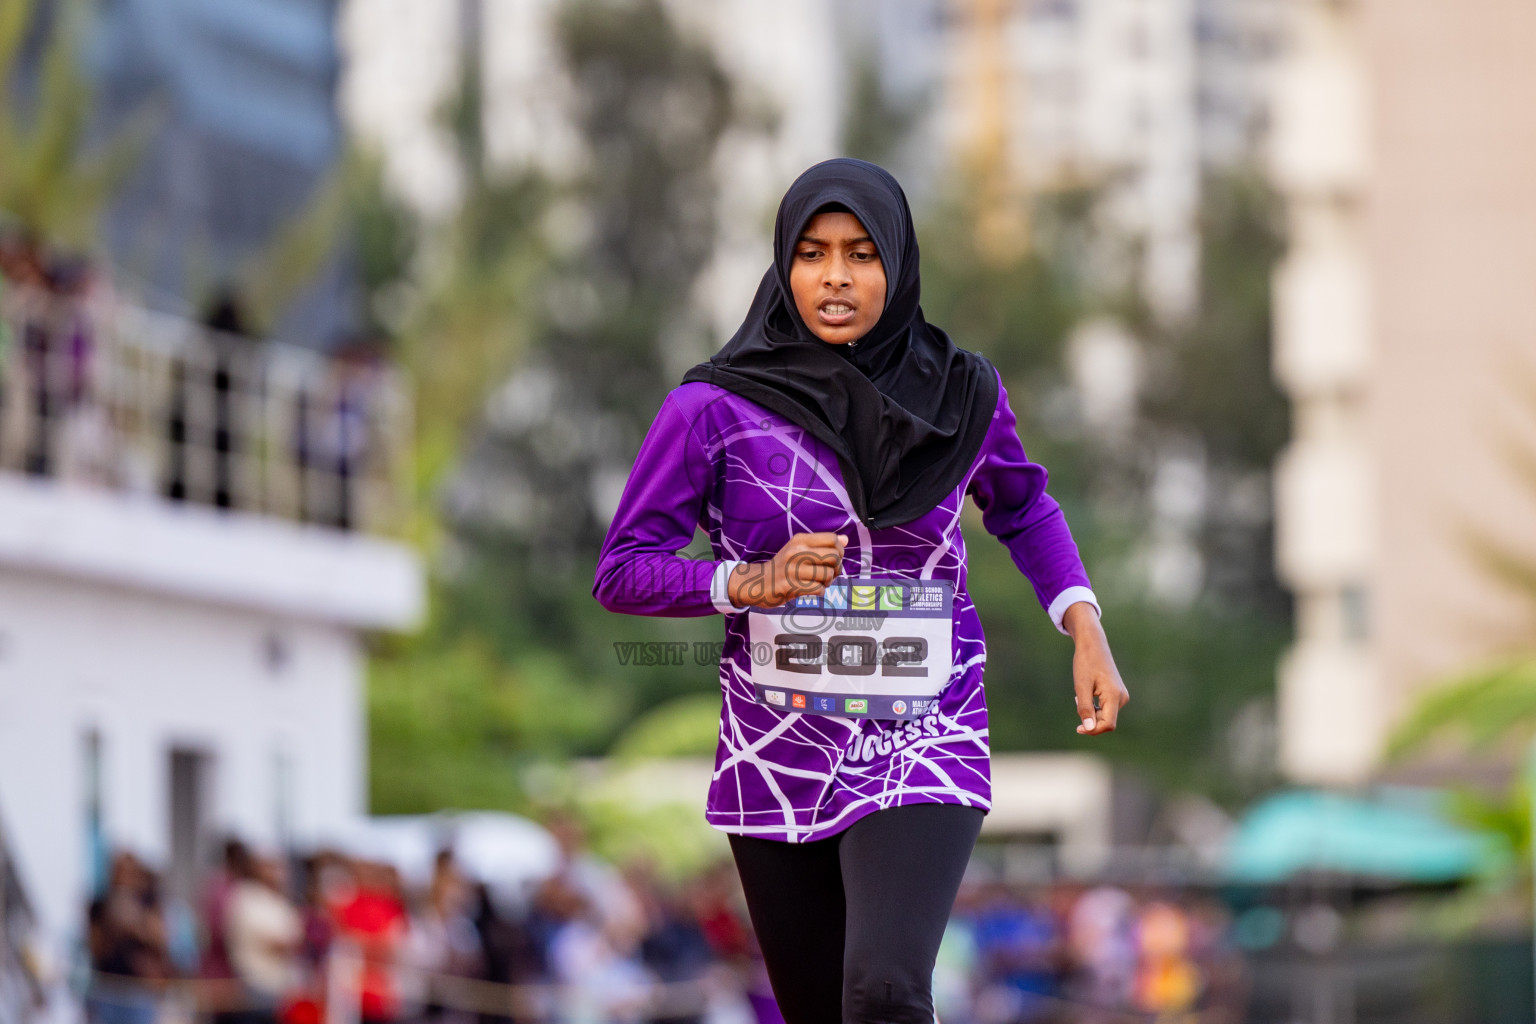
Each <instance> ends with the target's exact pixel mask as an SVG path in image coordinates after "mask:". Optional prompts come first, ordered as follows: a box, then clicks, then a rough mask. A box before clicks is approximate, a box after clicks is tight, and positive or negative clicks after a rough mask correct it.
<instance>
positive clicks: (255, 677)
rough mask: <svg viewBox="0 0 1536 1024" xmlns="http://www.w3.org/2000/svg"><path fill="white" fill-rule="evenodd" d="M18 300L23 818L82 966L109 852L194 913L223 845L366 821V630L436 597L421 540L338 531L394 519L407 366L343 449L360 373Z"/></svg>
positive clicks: (168, 326) (14, 788)
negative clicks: (73, 341) (134, 861)
mask: <svg viewBox="0 0 1536 1024" xmlns="http://www.w3.org/2000/svg"><path fill="white" fill-rule="evenodd" d="M8 298H10V299H12V300H18V298H19V301H12V302H11V303H10V305H9V306H8V307H7V309H6V310H5V313H6V314H7V316H6V320H7V321H8V326H9V327H10V328H11V329H12V330H14V331H16V332H17V334H16V336H18V337H27V338H30V339H32V347H31V348H30V350H26V351H28V352H29V357H28V358H23V357H22V356H18V355H16V353H17V347H13V348H12V349H11V353H12V358H11V359H10V360H9V361H8V363H7V364H6V365H5V367H4V370H5V373H4V391H3V406H4V409H5V416H4V419H3V421H0V819H3V821H4V834H5V837H6V838H7V840H8V846H9V853H10V855H11V857H12V858H13V860H14V863H13V866H14V868H15V869H16V871H17V872H18V874H19V876H20V878H21V880H22V883H23V885H24V887H25V889H26V891H27V893H28V895H29V898H30V903H31V905H32V907H33V909H34V910H35V912H36V915H37V917H38V922H39V926H40V931H41V937H42V939H41V941H42V947H43V951H44V952H45V953H46V955H47V956H48V957H49V958H50V959H51V960H52V963H53V965H54V967H55V968H57V967H59V966H60V965H62V964H63V963H65V959H64V958H65V957H66V956H67V955H68V954H69V953H70V951H71V949H72V948H73V947H74V945H75V944H76V943H78V941H79V940H80V937H81V934H82V932H83V929H84V921H85V910H86V905H87V903H88V901H89V899H90V898H91V896H92V895H93V890H94V888H95V887H96V886H98V885H99V884H100V883H101V881H102V871H103V868H104V860H105V857H106V856H107V854H108V853H109V852H110V851H114V850H127V851H131V852H133V853H134V854H136V855H138V856H139V857H140V858H141V859H143V860H144V861H146V862H147V863H148V864H150V865H151V866H152V867H154V868H157V869H160V870H162V871H164V875H165V880H166V888H167V894H168V896H169V897H170V898H172V899H173V900H176V899H179V900H182V901H192V900H194V899H195V896H196V892H195V886H196V882H197V875H198V873H199V872H200V871H201V870H202V869H203V868H205V867H206V866H207V865H208V863H209V861H210V859H211V857H212V856H213V854H214V852H215V848H216V843H217V841H218V840H219V839H221V838H223V837H225V836H230V835H235V836H239V837H241V838H243V839H245V840H246V841H247V842H250V843H252V844H255V845H256V846H257V847H258V848H264V849H268V850H273V851H276V850H279V849H284V848H302V847H303V846H305V845H308V844H313V843H316V842H319V841H322V840H324V839H326V838H327V837H329V836H334V835H336V834H338V833H339V832H341V831H342V830H344V829H346V828H347V827H349V826H351V825H352V824H353V823H354V822H355V821H356V820H357V819H358V818H359V817H360V816H362V815H363V814H364V813H365V812H366V763H367V745H366V728H365V707H366V703H365V699H364V684H365V675H364V673H365V652H364V648H363V644H362V637H363V634H364V633H365V632H366V631H370V630H399V629H407V628H410V627H411V626H412V624H413V623H414V622H415V621H416V620H417V619H418V617H419V616H420V614H421V612H422V606H423V600H424V594H423V581H422V573H421V569H420V566H419V564H418V562H417V559H416V557H415V556H414V554H413V553H412V552H411V551H410V550H409V549H408V548H406V547H404V546H403V545H401V544H399V543H397V542H394V541H391V540H387V539H384V538H383V537H380V536H368V535H366V534H363V533H358V532H352V531H351V530H350V529H341V528H337V526H335V525H319V524H320V523H322V522H325V523H341V524H345V525H348V526H355V525H357V524H364V525H372V524H378V523H380V522H381V519H380V517H381V515H382V514H383V513H384V512H385V511H387V507H388V505H389V504H390V499H391V498H392V497H393V492H392V491H391V487H392V485H393V483H392V478H391V477H390V476H389V474H390V473H391V472H392V469H390V468H386V466H385V463H388V462H394V461H395V460H396V459H398V457H399V456H401V455H402V454H403V453H402V451H401V450H400V449H399V448H398V446H397V445H398V442H399V440H400V435H399V433H398V431H399V429H400V427H401V426H402V425H403V423H402V422H401V419H402V417H404V416H405V413H406V409H405V408H404V406H403V404H402V403H403V401H404V396H403V392H401V391H400V390H399V386H398V384H397V383H396V382H394V381H392V380H391V379H389V378H388V376H387V374H385V375H382V376H376V377H374V378H373V379H371V380H370V381H369V382H368V385H367V386H368V389H369V394H368V396H367V398H366V400H365V399H364V398H363V397H362V396H361V393H359V392H356V391H353V392H349V394H350V395H351V398H350V399H349V401H351V402H352V404H351V406H350V409H351V413H350V415H352V416H355V417H357V419H356V420H355V421H348V422H350V423H351V425H352V426H353V427H356V426H357V425H359V424H366V440H361V437H362V435H360V434H354V435H352V437H353V441H355V442H357V443H356V444H353V443H352V442H348V441H346V440H344V439H343V440H342V441H341V442H340V443H341V445H342V448H340V449H338V448H336V447H334V444H335V443H336V441H337V434H336V431H337V430H342V429H346V425H345V424H344V423H343V419H344V416H343V414H342V413H341V412H340V409H341V405H340V404H338V403H339V398H338V395H339V394H340V392H341V391H343V390H345V389H346V388H348V387H353V386H355V385H356V384H357V383H358V382H359V381H360V380H361V379H362V378H360V377H357V376H349V375H350V374H353V373H355V372H356V371H355V369H354V370H348V369H346V368H343V367H340V366H337V365H332V364H328V363H326V362H325V361H323V360H321V359H319V358H318V357H316V356H314V355H312V354H310V353H307V352H299V351H293V352H287V351H279V350H276V349H270V348H255V347H252V346H253V345H254V343H251V342H237V341H236V340H234V339H214V338H210V337H208V336H206V335H203V334H202V333H201V332H199V331H196V330H195V329H193V328H192V327H191V325H188V324H185V323H180V322H178V321H175V320H172V319H169V318H161V317H152V316H147V315H145V314H142V313H139V312H136V311H134V310H130V309H125V308H123V307H120V306H115V305H110V304H102V305H97V306H95V307H91V308H89V309H87V308H86V307H80V306H67V307H60V306H57V305H51V304H48V303H41V304H38V303H32V304H30V305H29V304H28V301H27V300H28V297H27V296H20V297H18V296H17V295H16V293H14V292H13V293H11V295H10V296H9V297H8ZM66 328H67V330H66ZM77 330H78V331H80V332H82V333H83V335H84V336H86V337H89V339H90V342H89V345H88V346H87V348H86V349H85V351H86V352H87V353H88V355H87V356H86V357H84V358H81V357H80V356H79V352H80V350H79V349H77V348H75V347H73V346H71V345H69V344H63V343H61V342H62V341H64V340H66V339H68V338H70V337H71V336H72V335H71V334H70V333H68V332H69V331H77ZM77 336H78V335H77ZM38 339H45V340H42V341H39V340H38ZM39 352H40V353H41V355H38V353H39ZM30 356H35V358H31V357H30ZM374 372H375V373H382V371H374ZM300 394H302V395H304V398H303V399H302V401H301V400H300V399H299V395H300ZM295 416H297V417H298V418H297V419H295V418H294V417H295ZM405 422H408V419H407V420H406V421H405ZM301 436H302V439H301ZM220 439H222V440H220ZM339 452H346V453H347V457H348V459H350V463H349V464H347V465H345V467H343V463H342V462H340V461H338V460H337V457H336V456H337V455H338V453H339ZM173 490H174V491H176V492H177V493H180V494H181V495H182V497H181V498H180V499H179V500H171V498H170V497H169V495H170V494H171V493H172V492H173ZM220 495H222V497H220ZM215 503H222V504H224V505H227V506H228V507H212V505H213V504H215ZM343 510H349V511H343ZM296 518H297V519H303V520H308V521H307V522H303V521H294V520H295V519H296ZM55 980H57V975H55ZM52 1005H53V1009H54V1012H55V1015H56V1016H55V1019H62V1018H61V1017H59V1016H57V1015H60V1014H63V1013H65V1011H66V1008H67V1002H66V1000H65V999H64V998H63V996H62V990H61V991H60V994H59V995H58V996H57V997H56V998H55V999H54V1000H53V1004H52Z"/></svg>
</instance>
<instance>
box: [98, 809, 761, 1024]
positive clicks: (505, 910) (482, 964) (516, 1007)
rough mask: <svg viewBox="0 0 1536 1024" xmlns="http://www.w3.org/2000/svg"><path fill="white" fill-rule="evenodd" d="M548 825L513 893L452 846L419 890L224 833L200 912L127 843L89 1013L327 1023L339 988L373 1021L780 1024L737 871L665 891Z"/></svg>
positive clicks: (143, 1018) (381, 874) (726, 868)
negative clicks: (479, 874) (523, 885)
mask: <svg viewBox="0 0 1536 1024" xmlns="http://www.w3.org/2000/svg"><path fill="white" fill-rule="evenodd" d="M552 831H553V832H554V833H555V835H556V837H557V839H559V841H560V844H561V849H562V851H563V852H562V858H561V863H560V867H559V869H558V870H557V871H555V872H554V873H553V874H552V875H550V876H549V877H548V878H545V879H542V880H541V881H539V882H537V884H535V885H532V886H530V887H529V888H528V889H527V891H525V892H521V893H508V892H505V891H497V890H495V889H493V887H491V886H489V885H487V884H485V883H483V882H481V881H479V880H476V879H474V878H471V877H468V875H467V873H466V872H465V871H464V870H463V869H462V868H461V866H460V865H459V863H458V861H457V859H456V857H455V855H454V853H453V852H452V850H451V849H448V848H445V849H443V850H442V851H441V852H439V853H438V855H437V857H436V859H435V861H434V864H433V868H432V872H431V876H430V878H429V879H428V880H427V881H426V882H425V884H424V885H421V886H418V887H417V888H416V889H415V890H411V889H409V888H408V887H407V886H406V885H405V884H404V883H403V881H402V878H401V875H400V873H399V872H398V870H397V869H396V868H394V867H392V866H390V865H389V864H387V863H384V862H381V861H376V860H369V859H365V858H358V857H351V856H346V855H343V854H340V853H336V852H330V851H327V852H321V853H317V854H315V855H313V856H309V857H305V858H302V859H299V860H298V861H296V862H290V861H287V860H284V859H281V858H273V857H262V856H256V855H253V854H252V853H251V852H250V851H249V850H248V849H247V848H246V847H245V846H244V845H243V844H242V843H240V842H238V841H231V842H229V843H227V844H226V846H225V849H224V857H223V864H222V866H221V867H220V868H219V870H217V871H216V872H214V873H213V875H212V877H211V878H210V879H209V880H208V881H207V883H206V884H205V886H204V887H203V889H202V892H201V897H200V901H199V902H200V906H199V907H198V908H197V915H196V920H195V921H194V922H190V923H189V922H180V923H178V921H177V920H176V917H177V915H176V914H175V912H174V911H172V910H170V909H169V908H168V907H167V901H166V900H165V899H164V898H163V894H162V892H161V889H162V886H161V884H160V882H159V880H158V879H157V877H156V876H155V875H154V873H152V872H151V871H149V870H148V869H147V868H146V867H145V865H143V864H142V863H141V862H140V861H139V860H138V859H137V858H135V857H134V856H133V855H131V854H128V853H119V854H117V855H116V857H115V858H114V860H113V862H112V868H111V871H110V877H109V881H108V884H107V886H106V888H105V891H104V892H103V893H102V894H101V896H100V897H98V898H97V899H96V900H94V901H93V902H92V904H91V907H90V912H89V931H88V947H89V957H90V963H91V968H92V974H91V983H90V987H89V994H88V999H87V1004H88V1007H89V1010H90V1019H91V1020H92V1021H93V1022H94V1024H154V1022H156V1021H164V1020H166V1019H167V1013H168V1007H170V1006H172V1005H176V1006H180V1007H181V1008H182V1009H183V1010H184V1011H188V1012H192V1013H200V1014H203V1015H206V1016H208V1017H210V1018H211V1020H212V1021H213V1022H215V1024H277V1022H281V1024H317V1022H319V1021H320V1020H323V1019H328V1017H327V1013H326V1003H327V1000H334V999H341V1000H345V1001H346V1004H347V1006H346V1012H344V1013H343V1014H342V1015H341V1019H355V1020H360V1021H362V1022H364V1024H390V1022H408V1021H409V1022H414V1021H443V1022H453V1024H491V1022H496V1021H504V1020H508V1019H525V1020H558V1021H569V1022H593V1024H596V1022H600V1021H632V1022H640V1021H647V1020H653V1021H662V1020H665V1021H676V1022H687V1021H702V1020H704V1019H706V1018H708V1019H709V1020H710V1021H711V1022H714V1024H757V1022H759V1021H775V1020H777V1019H778V1018H777V1014H776V1012H775V1011H774V1010H773V1008H772V1002H771V999H766V997H765V996H764V994H763V993H764V992H766V985H765V982H764V981H763V979H762V977H761V971H760V967H759V966H757V965H756V964H755V962H754V960H753V958H752V947H751V930H750V928H749V927H748V925H747V924H746V919H745V916H744V911H743V910H742V907H741V904H740V902H739V898H738V896H737V892H736V889H735V886H734V879H735V876H734V872H733V870H732V869H731V867H730V865H729V864H724V865H722V866H720V867H719V868H718V869H717V870H714V871H710V872H706V873H704V874H702V875H700V876H698V877H695V878H691V879H689V880H688V881H687V883H686V884H670V883H668V882H667V881H665V880H663V879H661V878H660V877H658V876H657V874H656V873H655V872H653V871H650V870H647V869H645V868H643V867H638V866H637V867H633V868H631V869H629V870H626V871H624V872H622V873H621V872H619V871H617V870H615V869H614V868H612V867H610V866H609V865H608V864H606V863H604V862H603V861H601V860H600V859H598V858H596V857H594V856H592V855H591V854H590V853H588V852H586V850H585V847H584V844H583V841H582V838H581V832H580V829H579V827H578V826H576V825H575V824H574V823H573V822H570V821H564V820H562V821H559V822H554V823H552ZM290 863H291V870H290ZM189 924H190V927H188V925H189ZM487 983H490V984H487ZM189 993H190V995H188V994H189ZM765 999H766V1001H765ZM754 1006H757V1007H759V1008H760V1009H761V1011H762V1013H763V1014H765V1015H766V1016H759V1015H758V1013H756V1012H754V1009H753V1007H754ZM172 1016H174V1014H172Z"/></svg>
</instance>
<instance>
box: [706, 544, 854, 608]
mask: <svg viewBox="0 0 1536 1024" xmlns="http://www.w3.org/2000/svg"><path fill="white" fill-rule="evenodd" d="M847 546H848V538H847V537H844V536H841V535H840V534H836V533H797V534H795V535H794V536H793V537H791V538H789V543H788V544H785V545H784V546H783V547H782V548H780V549H779V553H778V554H776V555H774V556H773V558H771V559H770V560H768V561H766V562H749V563H747V564H746V565H739V566H737V567H736V571H735V572H733V573H731V575H730V579H729V581H728V583H727V594H728V595H729V597H730V599H731V603H732V604H733V605H735V606H736V607H738V608H744V607H746V606H748V605H753V606H756V607H758V608H777V607H778V606H780V605H782V604H784V603H785V602H786V601H788V600H789V599H790V598H792V597H798V596H799V595H801V594H819V593H821V592H822V591H823V590H824V589H826V586H827V584H828V583H831V582H832V581H833V580H834V579H836V578H837V577H838V576H839V575H840V574H841V573H842V565H843V549H844V548H845V547H847Z"/></svg>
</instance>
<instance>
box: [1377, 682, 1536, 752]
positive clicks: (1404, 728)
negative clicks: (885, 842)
mask: <svg viewBox="0 0 1536 1024" xmlns="http://www.w3.org/2000/svg"><path fill="white" fill-rule="evenodd" d="M1533 732H1536V658H1522V659H1519V660H1516V661H1512V662H1507V663H1505V664H1502V665H1498V666H1495V667H1492V668H1489V669H1485V670H1483V671H1480V672H1476V673H1473V674H1471V675H1468V676H1465V677H1463V678H1461V679H1460V680H1459V681H1457V682H1453V683H1451V684H1450V685H1448V686H1445V687H1443V688H1439V689H1436V690H1434V691H1432V692H1431V693H1430V694H1429V695H1428V696H1426V697H1425V698H1423V700H1422V701H1420V703H1419V705H1418V707H1417V708H1415V709H1414V711H1413V713H1412V714H1411V715H1409V717H1408V718H1407V719H1406V720H1405V721H1404V722H1403V723H1402V724H1401V725H1400V726H1398V728H1397V729H1396V730H1395V731H1394V733H1393V734H1392V737H1391V739H1390V740H1389V741H1388V745H1387V753H1388V756H1389V757H1393V758H1397V757H1402V756H1405V755H1407V754H1410V753H1412V752H1414V751H1416V750H1419V749H1421V748H1422V747H1423V746H1424V745H1426V744H1427V743H1429V742H1431V741H1433V740H1437V739H1445V738H1455V739H1459V740H1461V741H1462V742H1463V743H1465V744H1466V745H1467V746H1469V747H1471V748H1472V749H1484V748H1487V747H1489V746H1491V745H1493V744H1495V743H1497V742H1499V741H1501V740H1503V739H1505V738H1507V737H1510V736H1516V735H1520V736H1529V735H1530V734H1531V733H1533Z"/></svg>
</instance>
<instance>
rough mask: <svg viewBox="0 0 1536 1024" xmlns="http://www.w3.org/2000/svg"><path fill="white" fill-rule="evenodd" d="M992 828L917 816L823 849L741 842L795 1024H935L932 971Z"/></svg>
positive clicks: (936, 807) (739, 850)
mask: <svg viewBox="0 0 1536 1024" xmlns="http://www.w3.org/2000/svg"><path fill="white" fill-rule="evenodd" d="M981 819H982V812H981V811H980V810H978V809H977V808H974V807H961V806H959V805H957V804H915V805H912V806H908V807H896V808H892V809H890V810H885V811H876V812H875V813H874V814H871V815H868V816H866V817H864V818H861V819H860V820H859V821H857V822H855V823H854V824H853V825H852V826H850V827H849V828H847V829H845V830H844V831H842V832H840V833H838V834H837V835H835V836H832V837H831V838H829V839H822V840H818V841H816V842H814V843H784V842H778V841H776V840H772V839H757V838H752V837H748V836H737V835H733V836H731V852H732V853H733V854H735V856H736V869H737V871H738V872H740V874H741V885H742V888H743V889H744V890H745V891H746V895H747V910H748V911H749V912H750V913H751V915H752V927H753V928H754V929H755V930H756V931H757V941H758V944H759V945H760V946H761V947H762V950H763V959H764V961H765V962H766V963H767V966H768V980H769V981H771V982H772V983H773V994H774V996H775V997H777V999H778V1001H779V1009H780V1010H781V1011H783V1013H784V1020H785V1021H786V1022H787V1024H842V1022H847V1024H933V992H932V984H933V963H934V959H935V958H936V957H937V956H938V953H939V942H940V940H941V939H943V937H944V925H945V923H946V922H947V921H948V920H949V912H950V909H951V908H952V907H953V906H954V902H955V893H956V892H958V891H959V889H960V877H961V876H962V875H963V874H965V865H966V863H967V861H969V860H970V856H971V848H972V847H973V846H974V845H975V844H976V835H977V833H979V832H980V831H981Z"/></svg>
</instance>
